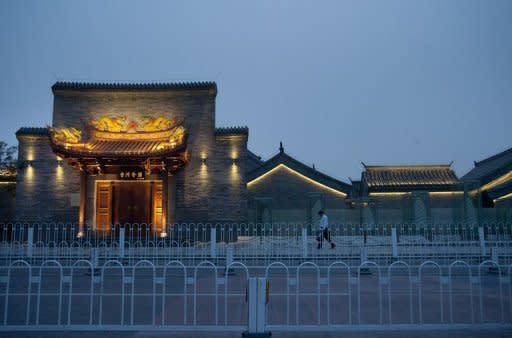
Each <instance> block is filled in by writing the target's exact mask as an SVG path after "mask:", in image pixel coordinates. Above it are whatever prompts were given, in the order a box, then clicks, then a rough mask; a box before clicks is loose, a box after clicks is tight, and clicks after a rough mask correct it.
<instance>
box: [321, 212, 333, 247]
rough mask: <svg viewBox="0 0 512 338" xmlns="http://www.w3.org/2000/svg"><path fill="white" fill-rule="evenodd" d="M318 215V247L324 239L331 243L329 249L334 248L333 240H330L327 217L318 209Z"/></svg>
mask: <svg viewBox="0 0 512 338" xmlns="http://www.w3.org/2000/svg"><path fill="white" fill-rule="evenodd" d="M318 215H319V216H320V230H321V231H322V232H321V233H320V235H319V236H318V239H319V240H318V249H321V248H322V242H323V241H324V239H325V240H327V242H329V243H331V249H334V248H335V247H336V245H334V242H333V241H331V235H330V233H329V218H328V217H327V215H326V214H325V212H324V211H323V210H320V211H319V212H318Z"/></svg>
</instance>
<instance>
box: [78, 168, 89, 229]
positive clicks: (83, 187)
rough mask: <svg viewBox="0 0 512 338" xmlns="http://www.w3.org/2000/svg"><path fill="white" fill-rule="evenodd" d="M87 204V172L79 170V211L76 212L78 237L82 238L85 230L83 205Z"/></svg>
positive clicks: (83, 169)
mask: <svg viewBox="0 0 512 338" xmlns="http://www.w3.org/2000/svg"><path fill="white" fill-rule="evenodd" d="M86 203H87V171H85V168H82V169H81V170H80V209H79V212H78V228H79V233H78V234H79V236H83V235H84V234H85V233H84V229H85V205H86Z"/></svg>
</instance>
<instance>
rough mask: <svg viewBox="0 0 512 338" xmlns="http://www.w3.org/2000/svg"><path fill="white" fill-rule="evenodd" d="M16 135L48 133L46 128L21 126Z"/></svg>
mask: <svg viewBox="0 0 512 338" xmlns="http://www.w3.org/2000/svg"><path fill="white" fill-rule="evenodd" d="M16 135H48V128H40V127H21V128H20V129H18V131H17V132H16Z"/></svg>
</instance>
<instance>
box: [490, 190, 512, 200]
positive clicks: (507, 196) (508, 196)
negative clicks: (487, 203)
mask: <svg viewBox="0 0 512 338" xmlns="http://www.w3.org/2000/svg"><path fill="white" fill-rule="evenodd" d="M511 197H512V192H511V193H510V194H506V195H503V196H501V197H498V198H495V199H494V200H493V202H494V203H496V202H499V201H501V200H504V199H507V198H511Z"/></svg>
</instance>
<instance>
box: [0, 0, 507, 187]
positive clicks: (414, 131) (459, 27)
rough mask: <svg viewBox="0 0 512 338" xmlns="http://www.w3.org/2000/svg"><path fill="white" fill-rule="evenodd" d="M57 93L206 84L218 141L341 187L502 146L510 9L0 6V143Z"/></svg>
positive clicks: (299, 4) (371, 4)
mask: <svg viewBox="0 0 512 338" xmlns="http://www.w3.org/2000/svg"><path fill="white" fill-rule="evenodd" d="M55 81H87V82H91V81H92V82H99V81H109V82H111V81H130V82H132V81H134V82H154V81H158V82H175V81H215V82H217V85H218V96H217V106H216V118H217V126H238V125H247V126H248V127H249V149H250V150H252V151H253V152H255V153H256V154H258V155H260V156H262V157H263V159H268V158H269V157H271V156H272V155H274V154H275V153H276V152H277V151H278V146H279V141H283V144H284V147H285V151H286V152H287V153H289V154H290V155H292V156H294V157H295V158H297V159H298V160H300V161H302V162H304V163H306V164H309V165H312V164H313V163H314V164H315V166H316V168H317V169H318V170H321V171H323V172H325V173H327V174H329V175H331V176H334V177H336V178H338V179H341V180H344V181H348V177H351V178H352V179H359V178H360V175H361V170H362V166H361V161H363V162H365V163H367V164H419V163H449V162H451V161H454V164H453V167H454V169H455V171H456V173H457V174H458V175H459V176H462V175H463V174H465V173H466V172H467V171H469V170H470V169H471V168H472V167H473V160H481V159H483V158H485V157H488V156H490V155H493V154H495V153H497V152H500V151H503V150H505V149H508V148H510V147H512V137H511V132H510V128H511V126H512V1H446V0H443V1H430V0H429V1H409V0H408V1H252V2H249V1H247V2H246V1H82V2H78V1H6V0H2V1H0V114H1V116H2V122H1V124H0V140H5V141H7V142H8V143H10V144H16V143H17V141H16V138H15V136H14V133H15V132H16V130H17V129H18V128H19V127H22V126H38V127H44V126H46V125H47V124H49V123H50V121H51V114H52V103H53V102H52V93H51V90H50V87H51V85H52V84H53V83H54V82H55Z"/></svg>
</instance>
